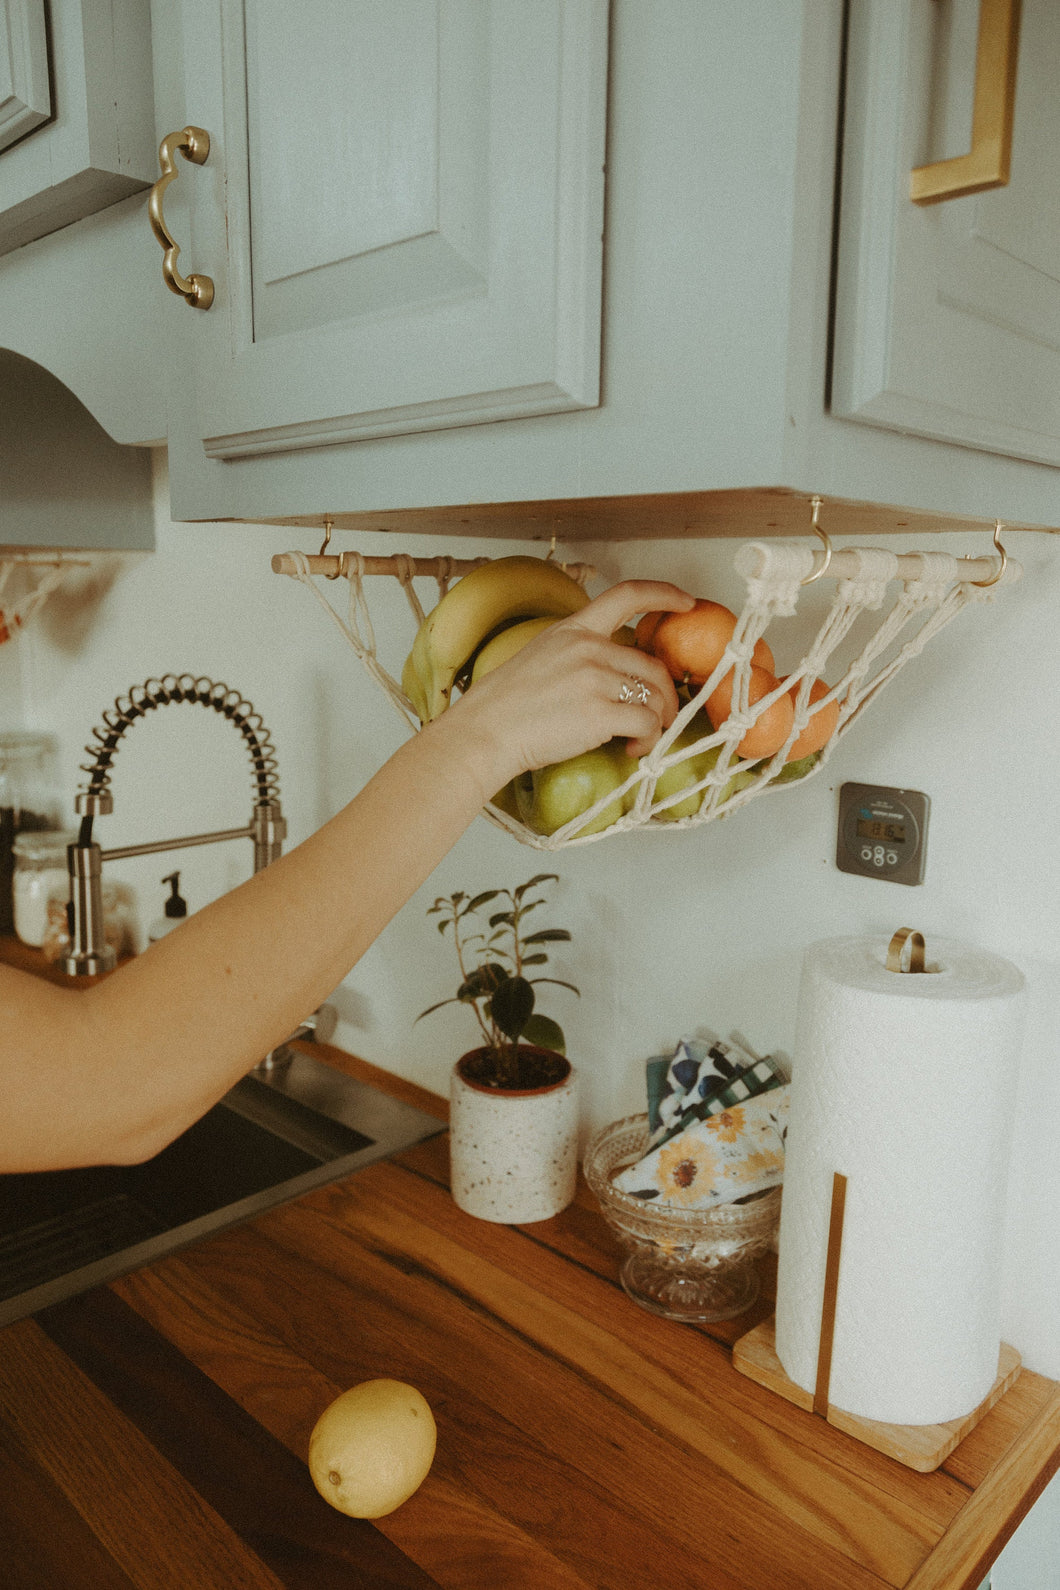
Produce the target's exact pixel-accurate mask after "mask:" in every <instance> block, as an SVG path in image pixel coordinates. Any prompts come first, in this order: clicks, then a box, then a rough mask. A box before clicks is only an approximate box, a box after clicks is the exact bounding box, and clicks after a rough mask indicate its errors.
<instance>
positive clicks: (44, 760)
mask: <svg viewBox="0 0 1060 1590" xmlns="http://www.w3.org/2000/svg"><path fill="white" fill-rule="evenodd" d="M54 755H55V742H54V740H53V738H52V736H51V735H48V734H35V733H32V732H27V731H23V730H11V731H9V732H8V733H6V734H0V933H11V932H13V931H14V927H15V917H14V899H13V895H12V879H13V875H14V868H15V857H14V844H15V838H16V836H17V835H18V834H21V833H27V832H39V831H40V830H42V829H56V828H58V827H59V809H60V803H59V793H58V789H57V787H56V783H55V778H54V767H53V762H54Z"/></svg>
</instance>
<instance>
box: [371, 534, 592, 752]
mask: <svg viewBox="0 0 1060 1590" xmlns="http://www.w3.org/2000/svg"><path fill="white" fill-rule="evenodd" d="M588 601H589V598H588V597H587V596H586V594H585V592H584V591H583V590H582V588H581V586H580V585H579V584H578V582H577V580H574V579H572V578H571V576H570V575H569V574H567V573H566V572H565V571H564V570H563V569H561V568H560V566H559V564H558V563H548V562H546V561H545V559H544V558H531V557H510V558H496V559H495V560H493V561H492V562H490V563H483V564H480V565H479V567H478V568H476V569H472V570H471V572H470V574H465V575H464V577H463V579H461V580H458V581H457V583H456V584H455V585H454V586H452V588H451V589H450V590H448V591H447V592H446V593H445V595H444V596H443V597H442V599H441V601H440V602H439V603H438V605H437V606H436V607H434V608H432V610H431V611H430V612H429V613H428V614H427V617H426V618H425V619H424V621H423V623H422V624H421V625H420V628H419V631H418V632H417V635H416V639H415V641H414V642H413V646H412V650H411V651H410V652H409V655H408V659H407V661H406V663H405V667H404V671H403V672H402V675H401V688H402V689H403V690H404V692H405V694H406V696H407V697H408V699H409V701H410V702H411V703H412V706H413V708H414V709H415V711H416V714H417V716H418V717H419V720H420V722H421V723H430V722H431V720H432V719H433V718H437V717H440V715H441V714H442V713H443V712H444V711H445V709H446V707H448V705H449V702H450V700H451V699H452V694H453V689H454V687H455V686H456V684H457V681H458V680H460V679H467V678H471V677H475V678H481V676H482V674H483V673H487V672H489V670H490V669H491V668H495V667H499V665H500V663H501V662H502V661H506V660H507V658H508V657H510V656H512V655H513V654H514V653H515V652H516V651H518V650H519V649H520V648H521V647H522V646H524V645H525V644H526V642H527V641H528V640H531V639H532V638H533V636H534V635H535V634H537V633H539V631H540V630H541V629H542V628H545V627H547V625H548V624H551V623H555V622H556V620H557V619H560V618H566V617H568V616H569V615H570V614H571V613H577V612H578V611H579V610H580V609H581V608H583V607H585V606H586V604H587V603H588Z"/></svg>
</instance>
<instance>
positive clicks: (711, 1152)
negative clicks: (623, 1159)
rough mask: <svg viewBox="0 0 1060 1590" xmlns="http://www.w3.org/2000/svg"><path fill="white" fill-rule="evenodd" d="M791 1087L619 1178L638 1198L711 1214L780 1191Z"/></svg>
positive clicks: (667, 1147) (703, 1127)
mask: <svg viewBox="0 0 1060 1590" xmlns="http://www.w3.org/2000/svg"><path fill="white" fill-rule="evenodd" d="M790 1092H791V1085H790V1083H784V1084H783V1085H782V1086H781V1087H777V1088H772V1089H770V1090H769V1091H768V1092H766V1093H761V1094H759V1095H758V1096H757V1097H756V1098H752V1099H748V1100H747V1102H746V1103H744V1104H736V1105H733V1106H731V1107H730V1108H729V1109H726V1110H723V1111H722V1112H721V1114H720V1115H712V1116H710V1118H709V1119H708V1120H705V1121H694V1122H693V1123H692V1124H691V1125H690V1126H689V1127H687V1129H686V1130H685V1131H683V1132H681V1133H679V1134H678V1136H676V1137H671V1138H670V1139H669V1141H668V1142H666V1143H663V1144H662V1145H661V1146H660V1147H659V1148H653V1149H651V1150H650V1151H649V1152H648V1153H647V1154H645V1155H644V1156H643V1158H642V1159H639V1160H638V1161H637V1163H636V1164H635V1165H631V1166H629V1168H628V1169H627V1170H624V1171H621V1172H620V1173H619V1175H617V1176H616V1177H615V1186H616V1187H618V1188H619V1189H620V1190H621V1191H622V1192H624V1193H629V1194H630V1195H631V1196H632V1197H634V1198H643V1199H645V1200H648V1199H651V1200H653V1201H654V1202H655V1203H658V1204H671V1205H674V1206H675V1207H677V1208H681V1209H707V1208H709V1207H710V1206H711V1205H712V1204H721V1203H730V1202H731V1201H732V1200H733V1199H735V1198H746V1197H748V1196H749V1195H750V1194H751V1193H756V1192H764V1191H765V1189H766V1188H767V1187H776V1186H777V1185H778V1183H780V1182H781V1181H783V1179H784V1141H785V1136H786V1133H787V1128H788V1099H789V1095H790Z"/></svg>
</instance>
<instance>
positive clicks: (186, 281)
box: [147, 127, 213, 309]
mask: <svg viewBox="0 0 1060 1590" xmlns="http://www.w3.org/2000/svg"><path fill="white" fill-rule="evenodd" d="M178 150H179V152H180V153H181V154H182V155H183V156H184V158H185V160H190V161H191V163H192V165H195V166H201V165H202V164H203V163H204V162H205V160H206V158H207V156H208V155H209V153H210V135H209V133H208V132H205V131H204V130H203V128H202V127H185V128H183V129H182V130H181V131H180V132H171V133H167V134H166V136H165V137H164V138H163V140H162V142H161V144H160V146H159V150H158V163H159V165H160V166H161V167H162V175H161V176H160V177H159V179H158V181H157V182H156V183H155V185H154V187H153V188H152V189H151V196H150V198H149V199H148V201H147V213H148V215H149V216H150V217H151V230H152V231H153V232H154V234H155V236H156V237H157V239H158V241H159V242H160V243H161V245H162V247H163V249H164V250H165V253H164V255H163V257H162V280H163V281H164V282H165V284H166V286H167V287H168V288H169V289H170V291H171V292H174V293H179V295H180V297H181V298H183V299H184V301H185V303H188V304H190V305H191V307H192V308H193V309H209V307H210V305H211V304H212V303H213V281H212V279H211V278H210V277H209V276H182V275H181V274H180V272H179V271H178V270H177V255H178V254H179V253H180V248H179V246H178V244H177V241H176V239H175V238H174V236H173V234H172V232H171V231H170V230H169V228H168V227H167V225H166V218H165V216H164V215H163V214H162V195H163V194H164V193H165V191H166V189H167V188H168V187H169V184H170V183H171V182H172V181H173V179H174V177H175V176H176V175H177V167H176V163H175V160H174V156H175V155H176V153H177V151H178Z"/></svg>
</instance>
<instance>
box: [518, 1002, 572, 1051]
mask: <svg viewBox="0 0 1060 1590" xmlns="http://www.w3.org/2000/svg"><path fill="white" fill-rule="evenodd" d="M522 1037H523V1042H524V1043H536V1044H537V1046H538V1048H539V1049H555V1051H556V1053H557V1054H566V1053H567V1040H566V1038H564V1036H563V1028H562V1027H560V1026H559V1025H558V1024H557V1023H556V1022H554V1021H553V1020H552V1018H551V1017H550V1016H539V1015H538V1014H537V1012H536V1011H535V1012H534V1014H533V1015H532V1016H531V1017H530V1020H529V1021H528V1022H527V1024H526V1026H525V1027H524V1028H523V1033H522Z"/></svg>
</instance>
